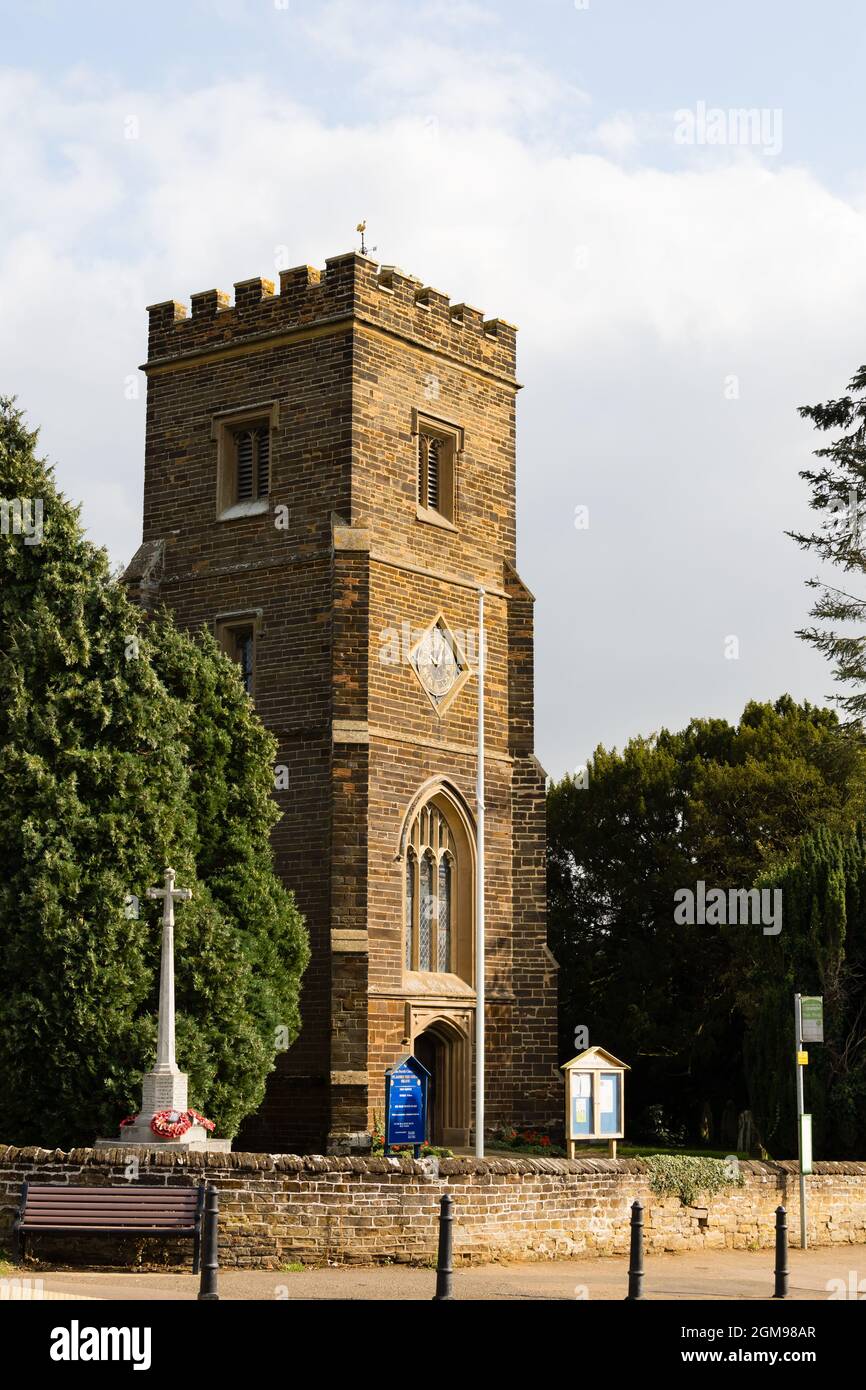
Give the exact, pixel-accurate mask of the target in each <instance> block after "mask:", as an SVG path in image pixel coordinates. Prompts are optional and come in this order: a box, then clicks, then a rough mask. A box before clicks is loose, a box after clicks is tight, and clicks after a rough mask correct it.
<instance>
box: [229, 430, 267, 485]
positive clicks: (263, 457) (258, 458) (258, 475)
mask: <svg viewBox="0 0 866 1390" xmlns="http://www.w3.org/2000/svg"><path fill="white" fill-rule="evenodd" d="M234 441H235V466H236V475H235V476H236V488H235V501H236V502H252V501H255V500H256V499H257V498H259V497H267V495H268V491H269V489H270V481H271V477H270V475H271V433H270V430H269V428H268V426H267V425H262V424H257V425H249V426H245V427H244V428H243V429H238V430H235V433H234Z"/></svg>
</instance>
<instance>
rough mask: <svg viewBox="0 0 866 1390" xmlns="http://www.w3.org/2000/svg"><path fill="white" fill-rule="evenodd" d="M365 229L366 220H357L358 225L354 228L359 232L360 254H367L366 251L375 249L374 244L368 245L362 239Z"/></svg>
mask: <svg viewBox="0 0 866 1390" xmlns="http://www.w3.org/2000/svg"><path fill="white" fill-rule="evenodd" d="M366 230H367V223H366V221H365V222H359V223H358V225H357V227H356V228H355V231H356V232H360V233H361V255H362V256H366V255H367V254H368V252H370V251H375V250H376V249H377V248H376V247H375V246H368V245H367V243H366V242H365V240H364V233H365V232H366Z"/></svg>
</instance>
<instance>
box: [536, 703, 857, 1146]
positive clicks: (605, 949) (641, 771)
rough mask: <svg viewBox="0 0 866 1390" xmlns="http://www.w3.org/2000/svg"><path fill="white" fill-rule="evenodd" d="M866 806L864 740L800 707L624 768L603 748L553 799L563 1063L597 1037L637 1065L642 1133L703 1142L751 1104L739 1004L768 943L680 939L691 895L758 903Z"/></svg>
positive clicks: (553, 929)
mask: <svg viewBox="0 0 866 1390" xmlns="http://www.w3.org/2000/svg"><path fill="white" fill-rule="evenodd" d="M864 800H866V752H864V742H863V739H862V738H861V737H859V736H857V735H855V734H854V733H852V732H847V731H845V730H843V729H842V728H841V727H840V725H839V721H838V719H837V717H836V715H835V714H834V713H833V712H832V711H830V710H822V709H816V708H815V707H814V706H811V705H809V704H808V703H806V704H802V705H798V704H797V703H796V702H795V701H794V700H792V699H791V698H790V696H783V697H782V698H781V699H779V700H777V701H776V702H775V703H774V704H763V703H758V702H752V703H750V704H749V705H747V706H746V708H745V710H744V712H743V715H742V718H741V719H740V722H739V724H737V725H731V724H728V723H727V722H726V721H725V720H720V719H711V720H693V721H692V722H691V724H689V725H688V727H687V728H686V729H684V730H682V731H680V732H675V733H672V732H670V731H668V730H662V731H661V732H660V733H658V734H657V735H654V736H653V737H651V738H635V739H632V740H630V741H629V743H628V744H627V745H626V747H625V749H624V750H623V751H622V752H621V753H620V752H617V751H616V750H607V749H604V748H598V749H597V750H596V752H595V755H594V757H593V759H592V761H591V762H590V764H589V767H588V781H587V784H586V785H585V786H581V785H580V782H579V781H578V780H576V779H573V778H568V777H567V778H565V779H564V780H563V781H562V782H560V783H558V784H554V785H553V786H552V787H551V788H550V791H549V794H548V929H549V935H550V943H551V948H552V950H553V952H554V954H555V955H556V957H557V960H558V961H559V964H560V1020H561V1037H560V1043H561V1051H562V1055H563V1058H564V1057H567V1056H571V1055H573V1052H574V1029H575V1027H576V1026H577V1025H579V1024H584V1025H586V1026H587V1027H588V1028H589V1032H590V1041H591V1042H593V1043H600V1044H601V1045H602V1046H604V1047H608V1048H610V1050H611V1051H612V1052H614V1053H615V1054H616V1055H617V1056H620V1057H622V1058H623V1059H624V1060H626V1061H627V1062H629V1063H631V1065H632V1067H633V1071H632V1075H631V1078H630V1085H629V1108H630V1114H631V1120H630V1123H631V1125H632V1132H633V1126H634V1121H635V1119H636V1118H637V1117H638V1116H639V1115H640V1112H641V1110H642V1109H643V1108H644V1106H647V1105H650V1104H662V1105H664V1106H665V1107H666V1108H667V1110H668V1112H669V1115H670V1117H671V1118H672V1119H673V1120H674V1121H676V1122H677V1124H678V1125H682V1124H685V1125H686V1127H687V1128H688V1129H689V1130H690V1132H691V1133H693V1134H696V1133H697V1124H698V1116H699V1114H700V1110H701V1107H702V1104H703V1103H704V1102H705V1101H708V1102H709V1103H710V1104H711V1106H712V1108H713V1110H714V1113H715V1115H716V1117H717V1119H718V1117H719V1115H720V1114H721V1112H722V1110H723V1108H724V1107H725V1106H726V1104H727V1102H728V1101H733V1102H734V1104H735V1106H736V1107H738V1108H745V1106H746V1105H747V1103H748V1096H747V1089H746V1079H745V1074H744V1071H743V1066H742V1057H741V1048H742V1031H743V1017H742V1015H741V1013H740V1012H739V1010H738V1007H737V1004H738V1001H739V1000H740V999H741V998H743V997H744V974H745V972H746V971H747V970H750V969H751V960H752V955H751V942H752V941H753V940H754V938H755V937H756V935H760V929H759V928H757V927H754V926H741V927H726V926H711V925H704V926H697V925H696V926H691V927H689V926H682V925H679V924H677V923H676V922H675V921H674V917H673V908H674V893H675V892H676V890H677V889H682V888H691V889H695V885H696V883H697V881H698V880H699V879H701V880H703V881H704V883H705V884H706V886H707V888H710V887H713V888H723V889H730V888H749V887H751V885H752V884H753V883H754V882H755V879H756V877H757V876H758V875H759V874H760V873H762V872H763V871H765V870H766V868H767V866H768V865H770V864H772V863H774V862H777V861H778V860H780V859H783V858H784V857H785V856H787V855H788V854H790V853H791V852H792V850H793V848H794V847H795V846H796V844H797V842H798V840H799V839H800V837H801V836H803V835H805V834H808V833H809V832H811V831H813V830H814V829H815V828H816V827H818V826H822V825H825V826H828V827H834V828H838V829H843V828H846V827H850V826H851V825H852V824H853V823H855V822H856V821H857V819H858V817H860V816H861V815H862V814H863V813H864ZM783 935H784V931H783ZM776 939H777V938H767V940H768V941H770V940H776ZM769 978H770V977H768V981H769ZM750 980H752V982H753V983H754V982H755V981H754V978H753V977H752V976H751V975H750ZM756 1017H757V1012H756V1011H752V1012H751V1014H750V1018H752V1019H755V1018H756Z"/></svg>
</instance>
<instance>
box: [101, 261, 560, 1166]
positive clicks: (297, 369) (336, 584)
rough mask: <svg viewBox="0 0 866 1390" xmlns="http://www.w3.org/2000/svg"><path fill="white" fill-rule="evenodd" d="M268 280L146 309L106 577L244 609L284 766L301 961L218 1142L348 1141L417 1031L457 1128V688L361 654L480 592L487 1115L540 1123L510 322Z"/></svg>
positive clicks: (535, 788)
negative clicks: (442, 863) (425, 877)
mask: <svg viewBox="0 0 866 1390" xmlns="http://www.w3.org/2000/svg"><path fill="white" fill-rule="evenodd" d="M274 288H275V287H274V285H273V284H272V283H271V282H269V281H266V280H261V279H255V280H247V281H242V282H240V283H238V284H237V285H236V286H235V299H234V304H230V303H229V299H228V296H227V295H224V294H222V293H221V292H219V291H216V290H209V291H205V292H203V293H200V294H194V295H193V296H192V313H191V316H188V315H187V311H186V309H185V307H184V306H182V305H180V304H177V303H175V302H174V301H169V302H167V303H163V304H157V305H154V306H152V307H151V308H150V311H149V313H150V337H149V350H148V360H147V363H146V364H145V366H144V371H145V372H146V375H147V383H148V404H147V432H146V449H145V500H144V540H143V545H142V547H141V550H140V551H139V553H138V554H137V556H136V557H135V559H134V561H133V562H132V564H131V565H130V567H129V570H128V571H127V575H126V579H127V582H128V583H129V584H130V585H131V586H134V588H135V590H136V591H137V592H138V594H139V595H140V598H141V601H142V602H143V603H145V604H146V605H147V606H153V605H154V604H156V603H162V602H164V603H165V604H167V605H168V606H169V607H170V608H171V609H172V610H173V611H174V613H175V615H176V617H177V619H178V621H179V622H180V623H181V624H182V625H184V626H186V627H187V628H189V629H196V628H199V627H202V626H204V627H206V628H208V629H209V630H210V631H215V632H216V633H217V635H219V634H220V632H221V630H222V627H223V626H224V625H225V624H226V623H228V624H231V623H233V622H234V623H237V622H238V621H244V622H248V623H249V625H250V630H251V631H253V630H254V633H255V637H254V653H255V655H254V664H255V670H254V698H255V702H256V706H257V708H258V710H259V713H260V714H261V717H262V719H263V720H264V722H265V724H266V725H267V726H268V727H269V728H270V729H271V731H272V732H273V733H274V734H275V736H276V738H277V740H278V743H279V752H278V755H277V763H278V767H281V768H284V769H285V774H284V776H283V780H282V784H278V787H277V790H276V792H275V795H276V797H277V799H278V803H279V805H280V809H281V810H282V812H283V816H282V820H281V821H280V823H279V824H278V826H277V827H276V830H275V833H274V848H275V853H276V861H277V870H278V872H279V874H280V876H281V877H282V879H283V881H284V882H285V884H286V886H287V887H289V888H291V889H292V890H293V891H294V893H295V895H296V898H297V901H298V904H299V906H300V908H301V910H302V911H303V913H304V915H305V918H306V921H307V926H308V929H309V932H310V938H311V946H312V960H311V964H310V967H309V970H308V972H307V975H306V977H305V980H304V987H303V997H302V1017H303V1026H302V1033H301V1036H300V1038H299V1039H298V1041H297V1042H296V1043H295V1045H294V1046H293V1047H292V1048H291V1050H290V1051H289V1052H288V1053H287V1054H284V1055H283V1056H281V1057H280V1059H279V1064H278V1068H277V1071H276V1072H275V1073H274V1074H273V1075H272V1077H271V1078H270V1083H269V1086H268V1091H267V1096H266V1100H265V1104H264V1107H263V1109H262V1110H261V1112H260V1113H259V1114H258V1115H257V1116H255V1117H251V1118H250V1119H249V1120H248V1121H247V1123H246V1124H245V1126H244V1128H243V1130H242V1133H241V1136H240V1142H241V1143H242V1145H243V1146H245V1147H247V1148H251V1149H255V1148H261V1149H281V1150H285V1149H289V1148H291V1149H294V1150H301V1151H303V1150H311V1149H312V1150H317V1149H322V1148H327V1147H328V1146H330V1147H332V1148H333V1147H334V1146H335V1145H336V1144H337V1143H338V1142H339V1140H338V1136H340V1135H344V1134H347V1133H350V1134H365V1133H369V1131H370V1129H371V1127H372V1125H373V1123H374V1120H375V1119H376V1118H377V1117H378V1118H381V1112H382V1087H383V1074H384V1070H385V1068H386V1066H388V1065H390V1064H391V1063H393V1062H394V1061H395V1060H396V1059H397V1058H398V1057H399V1056H400V1055H401V1053H404V1052H406V1051H409V1050H412V1049H415V1048H418V1047H419V1046H421V1047H425V1046H426V1052H425V1056H426V1057H427V1059H428V1061H429V1065H430V1066H431V1069H432V1070H433V1071H434V1080H435V1086H434V1090H435V1094H436V1114H435V1120H434V1124H435V1129H434V1135H433V1137H434V1138H437V1139H439V1140H440V1141H441V1142H445V1143H450V1144H451V1145H454V1144H459V1143H466V1142H467V1141H468V1138H469V1131H470V1126H471V1116H472V1094H471V1086H472V1081H471V1077H472V1068H471V1051H472V1037H473V1029H474V1023H473V1019H474V1008H475V978H474V963H473V959H472V937H473V922H472V904H473V896H474V895H473V893H472V891H471V883H472V876H473V874H474V869H475V865H474V824H475V815H476V811H477V807H476V805H475V729H476V719H477V698H476V697H477V682H476V680H475V679H474V676H471V677H470V678H469V679H467V680H466V683H465V684H464V685H463V686H462V687H461V689H460V691H459V693H458V694H457V695H456V696H455V698H454V699H453V700H452V701H451V702H450V703H448V704H447V707H445V706H443V707H442V709H441V710H440V709H439V708H437V707H436V706H435V704H434V702H432V701H431V699H430V698H428V695H427V693H425V690H424V689H423V688H422V686H421V683H420V681H419V679H418V677H417V675H416V673H415V671H414V670H413V669H412V666H411V663H410V661H409V660H408V659H407V654H406V651H404V650H401V651H400V656H399V659H398V660H397V661H396V662H395V661H393V660H389V659H387V658H386V657H385V656H384V655H383V653H384V652H385V650H386V648H387V636H386V635H387V634H388V633H392V634H393V633H395V632H396V633H398V634H400V636H401V639H402V634H403V633H404V632H408V633H410V634H413V635H417V634H419V633H421V632H423V631H424V630H425V629H427V628H429V626H430V625H431V624H434V623H435V621H436V619H437V615H441V617H442V619H443V620H444V622H445V623H447V626H448V628H449V629H450V630H451V631H453V632H454V633H456V634H461V633H462V634H464V638H465V635H467V634H468V636H469V638H470V639H471V636H472V634H473V632H474V630H475V628H476V626H477V602H478V600H477V591H478V587H479V586H480V585H483V586H484V588H485V590H486V593H487V598H486V611H487V679H486V715H487V744H486V749H487V770H488V776H487V789H486V805H487V828H488V834H487V875H486V884H487V914H486V923H487V926H486V934H487V943H486V952H487V980H486V985H487V1033H488V1039H489V1044H488V1061H487V1074H488V1077H489V1084H490V1092H489V1094H488V1097H487V1114H488V1120H489V1123H490V1124H495V1123H496V1122H497V1121H504V1120H508V1121H512V1122H518V1123H520V1122H533V1123H538V1122H543V1121H546V1120H550V1119H557V1120H558V1119H560V1117H561V1090H560V1080H559V1075H558V1072H557V1069H556V1063H557V1056H556V1043H555V1037H556V964H555V961H554V960H553V958H552V957H551V955H550V953H549V951H548V950H547V947H546V939H545V897H544V894H545V884H544V854H545V833H544V773H543V770H542V768H541V767H540V766H539V764H538V763H537V761H536V759H535V757H534V753H533V619H532V607H533V599H532V595H531V594H530V593H529V591H528V590H527V589H526V587H525V586H524V584H523V583H522V581H521V579H520V577H519V575H518V573H517V570H516V553H515V547H516V520H515V474H516V468H515V398H516V391H517V389H518V387H517V382H516V380H515V343H516V337H515V330H514V328H513V327H512V325H510V324H508V323H506V322H505V321H503V320H501V319H489V320H485V319H484V317H483V315H482V314H481V313H480V312H479V311H478V310H476V309H473V308H471V307H470V306H469V305H463V304H459V305H452V304H451V303H450V302H449V300H448V297H447V296H446V295H444V294H442V293H440V292H439V291H436V290H434V289H432V288H430V287H429V286H424V285H423V284H422V283H421V281H419V280H416V279H414V278H413V277H412V276H408V275H404V274H403V273H401V272H400V271H398V270H397V269H396V268H394V267H382V268H380V267H379V266H377V265H376V264H375V263H374V262H372V261H371V260H369V259H368V258H367V257H365V256H361V255H357V254H354V253H352V254H348V255H344V256H337V257H334V258H332V259H330V260H328V261H327V263H326V268H325V270H324V271H319V270H315V269H313V268H311V267H309V266H301V267H298V268H296V269H293V270H287V271H284V272H283V273H282V274H281V275H280V286H279V293H274ZM257 415H258V416H259V417H260V419H261V420H264V421H265V422H266V424H267V429H268V431H269V438H270V463H269V482H268V485H267V493H266V496H265V497H263V498H260V499H258V500H257V501H256V502H255V503H252V504H247V505H245V506H240V507H237V506H235V507H234V508H231V507H229V508H226V506H225V503H226V500H227V498H228V500H229V501H230V500H231V498H230V497H228V494H227V493H226V487H227V484H226V480H225V477H224V475H223V472H222V471H221V470H224V468H225V460H224V459H222V461H221V458H222V455H221V450H223V449H224V445H225V439H226V429H227V427H228V425H230V424H231V421H232V420H233V419H236V418H239V417H245V418H247V419H252V418H254V417H255V416H257ZM425 419H429V420H432V422H433V425H432V428H433V429H434V430H435V429H437V428H439V429H441V430H442V431H444V432H445V433H446V434H447V433H448V432H451V434H452V435H453V438H454V439H455V440H456V441H457V446H458V447H457V449H456V454H455V458H454V477H453V488H454V499H453V508H452V516H451V519H450V520H448V519H447V518H442V517H438V516H437V515H435V514H433V513H432V512H431V510H430V509H429V508H422V507H420V506H419V483H418V469H419V461H418V460H419V453H418V451H419V447H420V445H419V439H420V432H421V431H422V429H423V425H422V424H421V423H419V422H421V421H423V420H425ZM227 422H228V425H227ZM468 645H471V641H470V642H469V643H468ZM474 664H475V663H473V661H472V659H471V656H470V658H469V665H470V667H474ZM434 806H435V807H436V808H437V810H438V811H441V814H442V815H443V816H444V817H445V819H446V821H447V822H448V824H449V828H450V829H451V830H452V832H453V836H454V843H455V845H458V844H459V845H462V848H458V849H456V850H455V856H456V867H455V871H454V908H453V911H454V914H455V918H456V920H455V923H454V931H455V932H456V933H457V935H458V937H459V941H460V942H461V943H463V944H462V945H460V947H459V952H458V953H457V954H458V955H459V961H460V964H459V966H455V967H454V968H452V969H451V970H445V971H443V970H441V969H440V970H438V971H437V969H436V968H435V967H434V969H432V970H422V969H410V968H408V967H407V962H406V947H405V931H406V914H407V911H409V910H410V909H409V908H407V902H406V894H407V889H406V874H407V856H408V855H409V853H410V851H409V848H408V847H407V846H408V843H409V839H408V838H407V837H411V826H412V824H413V817H414V818H415V820H414V823H416V824H417V823H419V822H418V818H419V817H420V816H422V815H423V814H424V810H425V808H426V807H434ZM415 910H416V912H417V908H416V909H415ZM455 959H456V957H455Z"/></svg>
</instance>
